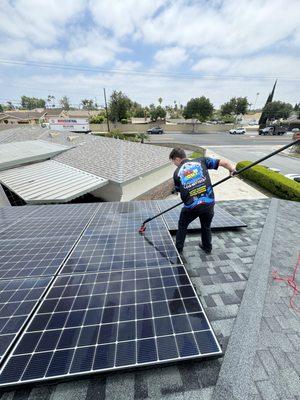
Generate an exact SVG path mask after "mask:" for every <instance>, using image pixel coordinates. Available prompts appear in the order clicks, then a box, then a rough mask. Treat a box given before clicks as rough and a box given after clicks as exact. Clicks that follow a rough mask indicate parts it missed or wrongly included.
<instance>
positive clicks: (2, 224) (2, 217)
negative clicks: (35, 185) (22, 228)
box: [0, 206, 38, 231]
mask: <svg viewBox="0 0 300 400" xmlns="http://www.w3.org/2000/svg"><path fill="white" fill-rule="evenodd" d="M37 209H38V207H36V206H34V207H31V206H24V207H0V231H3V230H5V229H7V228H8V227H9V226H10V225H12V224H14V223H16V222H17V221H18V220H21V219H23V218H25V217H26V216H28V215H32V214H34V212H35V211H37Z"/></svg>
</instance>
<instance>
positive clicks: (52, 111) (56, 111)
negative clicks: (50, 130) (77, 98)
mask: <svg viewBox="0 0 300 400" xmlns="http://www.w3.org/2000/svg"><path fill="white" fill-rule="evenodd" d="M63 111H64V110H63V108H46V110H45V116H44V120H45V122H49V119H50V118H59V117H61V114H62V113H63Z"/></svg>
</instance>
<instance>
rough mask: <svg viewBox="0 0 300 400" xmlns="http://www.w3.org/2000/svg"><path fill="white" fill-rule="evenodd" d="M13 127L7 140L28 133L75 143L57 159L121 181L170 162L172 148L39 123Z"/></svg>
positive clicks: (66, 142) (42, 138)
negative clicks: (49, 126)
mask: <svg viewBox="0 0 300 400" xmlns="http://www.w3.org/2000/svg"><path fill="white" fill-rule="evenodd" d="M11 131H13V132H12V133H11V134H10V136H8V137H7V138H4V139H3V141H4V142H13V141H20V140H26V139H25V138H27V137H28V138H31V139H34V138H36V139H40V140H45V141H49V142H51V143H57V144H62V145H67V146H70V144H71V145H72V146H74V147H73V148H72V149H71V150H69V151H68V152H67V154H66V155H65V157H60V156H58V157H56V158H55V159H56V161H59V162H61V163H64V164H67V165H70V166H71V167H74V168H78V169H81V170H83V171H86V172H89V173H90V174H93V175H97V176H100V177H103V178H105V179H109V180H112V181H114V182H118V183H123V182H127V181H130V180H132V179H135V178H138V177H139V176H142V175H145V174H147V173H151V172H152V171H153V170H155V169H158V168H160V167H163V166H165V165H167V164H169V153H170V149H169V148H164V147H157V146H152V145H148V144H141V143H134V142H128V141H124V140H117V139H112V138H105V137H102V136H93V135H85V134H81V133H78V134H74V133H70V132H57V133H55V131H52V130H51V131H50V130H49V129H44V128H39V127H34V129H33V128H31V127H26V128H23V127H22V128H16V129H10V132H11ZM52 132H54V134H52ZM0 135H1V132H0ZM0 137H1V136H0Z"/></svg>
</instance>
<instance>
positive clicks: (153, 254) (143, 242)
mask: <svg viewBox="0 0 300 400" xmlns="http://www.w3.org/2000/svg"><path fill="white" fill-rule="evenodd" d="M88 229H89V228H88ZM88 229H87V231H88ZM107 229H109V227H108V228H107ZM111 230H114V229H113V228H111ZM180 262H181V260H180V259H179V258H178V253H177V251H176V249H175V247H174V243H173V241H172V239H171V237H170V235H169V233H168V232H167V231H166V230H158V231H155V232H153V233H152V232H151V231H150V230H148V231H147V233H146V235H145V236H141V235H139V233H138V232H137V230H135V231H134V230H131V231H127V230H126V229H123V228H120V229H119V230H117V229H115V233H109V232H107V233H103V234H99V235H95V236H83V237H82V238H81V239H80V241H79V242H78V244H77V245H76V247H75V249H74V250H73V252H72V254H71V255H70V257H69V258H68V260H67V262H66V264H65V266H64V267H63V270H62V273H73V272H98V271H105V270H108V271H111V270H121V269H132V268H151V267H155V266H162V265H173V264H179V263H180Z"/></svg>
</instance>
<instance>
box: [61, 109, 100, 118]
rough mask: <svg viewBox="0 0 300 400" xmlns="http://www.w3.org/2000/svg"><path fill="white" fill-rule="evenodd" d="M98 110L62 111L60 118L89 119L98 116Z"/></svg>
mask: <svg viewBox="0 0 300 400" xmlns="http://www.w3.org/2000/svg"><path fill="white" fill-rule="evenodd" d="M99 112H100V110H64V111H63V113H62V115H61V117H64V118H90V117H93V116H94V115H98V114H99Z"/></svg>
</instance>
